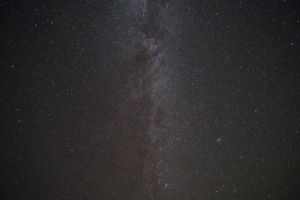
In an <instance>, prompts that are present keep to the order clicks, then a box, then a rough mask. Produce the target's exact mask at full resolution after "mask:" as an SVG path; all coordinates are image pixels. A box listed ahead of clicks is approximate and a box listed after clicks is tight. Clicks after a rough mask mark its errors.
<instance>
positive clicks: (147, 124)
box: [118, 1, 179, 199]
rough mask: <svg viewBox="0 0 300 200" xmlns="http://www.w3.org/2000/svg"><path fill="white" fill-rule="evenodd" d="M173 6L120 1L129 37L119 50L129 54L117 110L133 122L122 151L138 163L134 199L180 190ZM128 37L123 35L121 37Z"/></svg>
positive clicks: (123, 53) (158, 3) (125, 136)
mask: <svg viewBox="0 0 300 200" xmlns="http://www.w3.org/2000/svg"><path fill="white" fill-rule="evenodd" d="M171 6H174V5H171V4H170V3H166V2H163V1H157V2H156V1H128V2H126V3H124V4H121V5H120V7H121V9H120V10H122V11H123V13H121V14H120V16H119V17H120V18H121V19H123V27H122V28H123V29H124V30H127V31H126V32H125V34H128V35H129V36H128V37H129V38H127V40H129V42H128V43H127V46H126V45H125V46H124V47H125V48H122V50H121V52H120V55H126V57H125V58H121V60H122V59H123V60H126V61H125V62H122V66H121V67H122V68H124V70H125V71H126V73H127V74H128V78H127V79H126V81H125V83H124V88H122V89H121V91H122V93H123V95H121V96H120V100H121V102H119V103H118V104H120V107H122V108H121V109H120V110H121V111H122V112H120V113H119V114H120V115H122V116H123V117H124V118H123V119H121V121H124V123H129V124H134V125H133V126H132V128H131V130H130V133H129V134H128V132H124V135H123V136H122V137H124V140H126V150H125V151H124V152H123V153H124V154H125V155H127V156H128V157H130V158H125V159H128V160H126V161H125V163H123V164H124V165H130V166H131V165H136V163H139V165H140V166H139V168H138V169H137V171H136V172H137V174H138V175H137V177H136V180H135V182H133V183H132V186H131V193H129V194H128V195H131V196H133V197H135V198H141V199H142V198H145V197H149V198H153V199H156V198H162V197H163V196H165V195H168V194H170V190H173V192H172V193H173V194H175V193H176V192H174V191H175V188H174V187H175V185H174V184H173V183H172V181H171V180H172V178H176V177H172V174H175V173H174V170H175V169H176V166H175V165H174V155H173V154H174V150H175V149H174V146H175V144H173V143H174V140H175V138H177V140H178V138H179V136H177V137H176V135H178V133H177V131H176V130H174V124H176V123H177V121H176V117H174V116H173V117H172V113H173V112H175V111H174V110H175V108H174V103H175V102H176V99H177V95H178V94H179V93H178V91H176V90H178V86H177V85H178V83H177V80H176V79H175V77H174V74H175V73H176V71H175V67H174V66H173V65H174V63H172V61H171V58H172V56H173V55H171V52H170V49H171V48H172V46H171V45H170V44H169V43H170V42H172V39H174V37H176V30H174V27H172V26H170V25H169V24H168V21H169V20H170V19H172V17H173V18H174V17H176V16H172V14H173V15H174V13H172V11H170V8H169V7H171ZM173 21H175V19H173ZM176 23H178V22H176ZM120 34H124V32H121V33H120ZM124 37H126V36H125V35H121V37H120V38H121V40H123V38H124ZM121 134H122V133H121ZM129 138H130V139H129ZM121 142H125V141H123V140H122V141H121ZM135 156H136V157H135ZM125 157H126V156H125Z"/></svg>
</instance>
